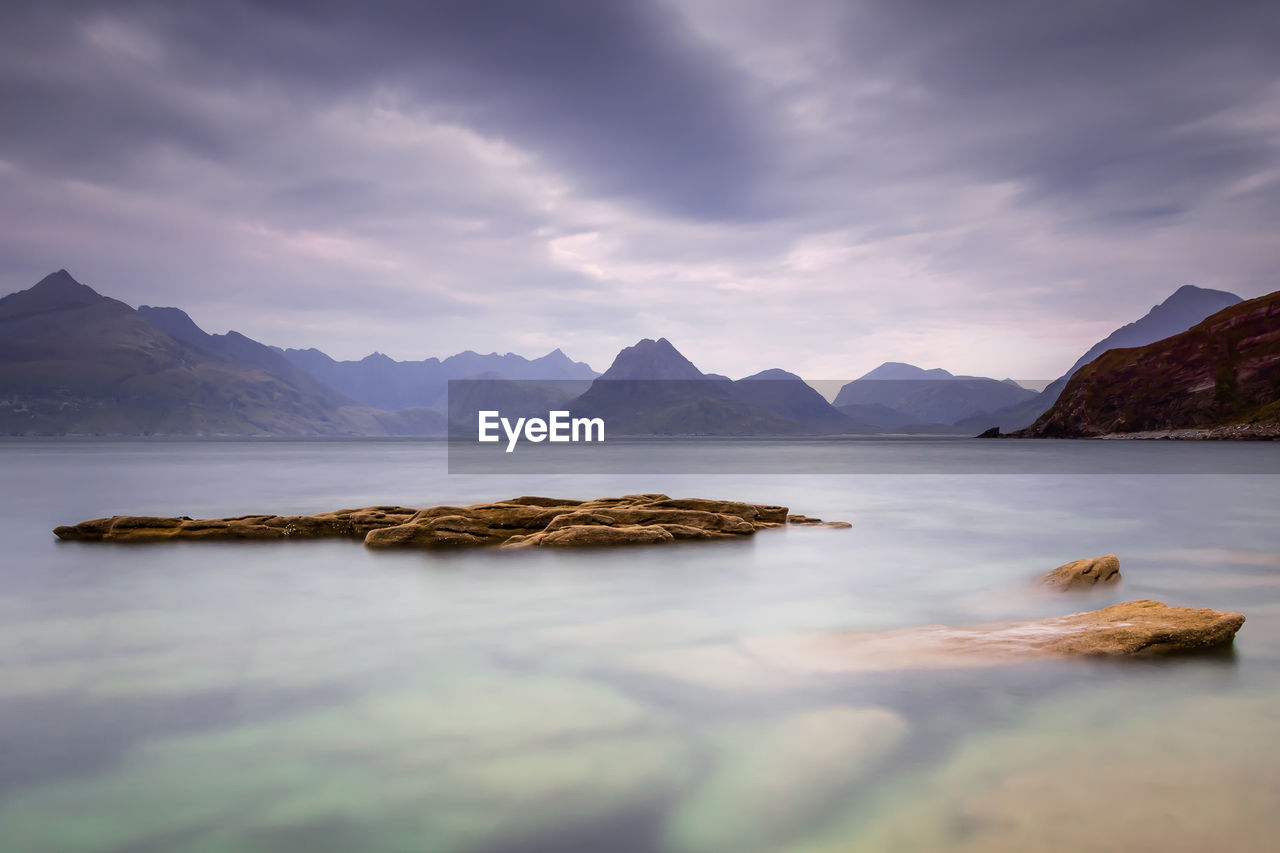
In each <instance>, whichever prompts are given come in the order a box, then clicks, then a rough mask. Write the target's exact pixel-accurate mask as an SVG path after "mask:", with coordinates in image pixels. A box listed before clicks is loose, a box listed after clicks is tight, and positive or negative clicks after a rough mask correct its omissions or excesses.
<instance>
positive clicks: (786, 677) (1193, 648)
mask: <svg viewBox="0 0 1280 853" xmlns="http://www.w3.org/2000/svg"><path fill="white" fill-rule="evenodd" d="M1243 624H1244V616H1242V615H1241V614H1239V613H1227V612H1223V611H1219V610H1209V609H1196V608H1191V607H1170V606H1169V605H1167V604H1161V603H1160V602H1158V601H1145V600H1144V601H1129V602H1125V603H1124V604H1116V605H1113V606H1111V607H1104V608H1103V609H1101V610H1093V611H1088V612H1084V613H1073V614H1071V615H1069V616H1058V617H1055V618H1051V619H1037V620H1029V621H1023V622H1007V623H1001V624H995V625H976V626H970V627H957V628H952V627H945V626H941V625H928V626H922V627H915V628H904V629H900V630H893V631H857V632H837V633H822V634H805V635H796V636H771V637H755V638H751V639H747V640H742V641H739V642H736V643H715V644H707V645H701V646H692V647H688V648H685V649H680V650H675V651H669V652H659V653H653V654H649V655H644V656H641V657H639V658H636V659H635V660H634V661H633V664H634V665H635V666H636V667H637V668H638V669H640V670H642V671H644V672H646V673H648V674H651V675H661V676H664V677H668V678H675V679H678V680H681V681H687V682H689V683H693V684H698V685H700V686H714V687H721V688H727V689H773V688H781V687H792V686H795V685H796V684H797V683H798V681H799V680H800V679H803V678H806V677H810V676H820V675H836V674H853V673H873V672H891V671H903V670H938V669H959V668H966V667H984V666H999V665H1003V664H1008V663H1016V662H1018V661H1025V660H1032V659H1036V658H1050V657H1073V658H1116V659H1125V658H1151V657H1165V656H1173V655H1185V654H1193V653H1197V652H1206V651H1211V650H1214V649H1222V648H1225V647H1228V646H1230V645H1231V643H1232V641H1233V640H1234V638H1235V635H1236V632H1237V631H1239V630H1240V626H1241V625H1243Z"/></svg>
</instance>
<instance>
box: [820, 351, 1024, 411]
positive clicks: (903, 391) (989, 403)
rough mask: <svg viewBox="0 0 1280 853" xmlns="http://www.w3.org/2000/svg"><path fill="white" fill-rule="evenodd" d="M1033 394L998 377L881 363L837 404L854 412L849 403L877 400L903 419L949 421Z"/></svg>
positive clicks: (848, 388) (842, 391)
mask: <svg viewBox="0 0 1280 853" xmlns="http://www.w3.org/2000/svg"><path fill="white" fill-rule="evenodd" d="M1035 396H1036V395H1035V392H1034V391H1029V390H1027V389H1026V388H1023V387H1021V386H1019V385H1017V384H1013V383H1008V382H1001V381H999V380H997V379H987V378H985V377H979V376H955V375H953V374H951V373H950V372H948V371H946V370H943V369H942V368H933V369H931V370H924V369H922V368H919V367H916V366H915V365H911V364H903V363H901V362H885V363H884V364H882V365H880V366H879V367H877V368H876V369H875V370H872V371H871V372H870V373H867V374H865V375H863V376H860V377H859V378H857V379H855V380H854V381H852V382H850V383H848V384H847V385H845V386H844V387H843V388H841V389H840V393H839V394H837V395H836V399H835V405H836V407H837V408H838V409H840V410H841V411H842V412H845V413H846V414H853V412H854V411H856V410H853V409H850V408H849V407H851V406H867V405H877V406H883V407H886V408H888V409H892V410H893V411H895V412H899V413H901V414H902V415H903V418H904V422H905V423H916V424H926V423H937V424H952V423H955V422H956V421H958V420H961V419H962V418H965V417H967V416H970V415H974V414H976V413H978V412H982V411H989V410H991V409H996V408H1001V407H1003V406H1009V405H1013V404H1015V403H1020V402H1025V401H1027V400H1030V399H1032V398H1034V397H1035Z"/></svg>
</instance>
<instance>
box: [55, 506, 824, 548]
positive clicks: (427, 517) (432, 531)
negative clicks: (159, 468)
mask: <svg viewBox="0 0 1280 853" xmlns="http://www.w3.org/2000/svg"><path fill="white" fill-rule="evenodd" d="M786 519H787V509H786V507H779V506H773V505H757V504H746V503H741V502H737V501H714V500H705V499H702V498H683V499H672V498H671V497H669V496H668V495H664V494H658V493H652V494H635V495H623V496H622V497H618V498H597V499H595V500H590V501H579V500H566V499H561V498H546V497H537V496H528V495H526V496H523V497H519V498H512V499H511V500H506V501H497V502H495V503H486V504H473V505H471V506H465V507H458V506H436V507H430V508H427V509H414V508H412V507H402V506H373V507H355V508H350V509H340V510H336V511H334V512H327V513H320V514H318V515H288V516H281V515H240V516H232V517H228V518H212V519H190V518H186V517H181V518H160V517H151V516H116V517H113V518H105V519H104V518H99V519H94V520H92V521H86V522H82V523H81V524H77V525H74V526H69V527H58V528H56V529H55V530H54V533H55V534H56V535H57V536H58V537H59V538H61V539H71V540H81V541H128V542H150V541H162V540H168V539H192V540H242V539H317V538H326V537H345V538H351V539H360V540H363V541H364V542H365V544H366V545H368V546H369V547H370V548H396V547H412V548H452V547H475V546H483V545H501V544H503V543H509V544H510V545H512V546H513V547H514V546H522V547H529V546H551V547H579V546H582V547H589V546H596V545H623V544H647V543H662V542H672V541H675V540H677V539H720V538H728V537H733V536H749V535H751V534H753V533H755V532H756V530H759V529H763V528H766V527H776V526H779V525H780V524H784V523H785V522H786ZM815 521H816V520H815ZM819 523H820V522H819ZM610 531H614V532H610Z"/></svg>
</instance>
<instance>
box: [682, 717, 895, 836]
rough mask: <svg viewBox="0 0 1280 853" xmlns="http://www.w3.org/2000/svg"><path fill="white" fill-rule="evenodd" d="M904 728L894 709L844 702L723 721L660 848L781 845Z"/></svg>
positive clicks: (835, 799) (835, 800)
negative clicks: (703, 769) (705, 767)
mask: <svg viewBox="0 0 1280 853" xmlns="http://www.w3.org/2000/svg"><path fill="white" fill-rule="evenodd" d="M907 732H908V725H907V722H906V720H904V719H903V718H902V717H901V716H899V715H898V714H896V713H894V712H893V711H889V710H887V709H884V708H876V707H865V708H862V707H854V706H848V705H832V706H827V707H819V708H812V709H808V710H804V711H799V712H796V713H792V714H790V715H787V716H785V717H783V718H781V719H777V720H770V721H766V722H763V723H755V724H746V725H742V724H739V725H737V726H733V727H729V728H728V729H727V730H726V731H725V733H724V734H723V735H721V737H720V738H719V739H718V740H719V742H718V743H714V744H713V750H712V751H711V756H712V763H711V766H710V768H709V772H708V774H707V776H706V777H705V778H704V779H703V780H702V782H701V783H700V784H699V785H698V786H697V787H695V788H694V789H693V790H692V791H691V792H690V793H689V794H688V796H686V797H684V798H682V799H681V801H680V803H679V805H678V807H677V808H676V809H675V811H674V813H673V814H672V816H671V818H670V819H669V821H668V824H667V831H666V839H665V841H666V844H665V848H666V849H670V850H673V851H678V853H703V851H708V853H710V851H721V850H735V851H739V850H740V851H748V850H778V849H782V848H783V847H784V846H785V843H784V842H785V841H786V840H787V839H788V838H792V837H795V836H796V835H797V834H801V833H803V832H804V831H805V829H806V828H807V827H808V826H810V825H811V824H812V823H813V822H814V821H815V820H817V819H819V818H820V817H821V816H822V815H823V814H824V813H825V812H826V811H827V810H829V809H830V808H831V807H832V806H833V805H838V804H839V803H840V802H841V801H842V800H843V799H845V798H847V797H848V796H849V793H850V789H851V788H852V786H853V785H854V783H856V782H857V781H858V780H859V779H861V778H864V777H865V776H866V775H867V774H868V773H870V772H871V770H872V769H873V768H874V767H875V766H876V762H877V761H879V760H880V759H881V758H882V757H883V756H884V755H885V754H887V753H888V752H889V751H890V750H892V749H893V748H894V747H896V746H897V745H898V744H899V743H900V742H901V741H902V740H903V739H904V737H905V736H906V734H907Z"/></svg>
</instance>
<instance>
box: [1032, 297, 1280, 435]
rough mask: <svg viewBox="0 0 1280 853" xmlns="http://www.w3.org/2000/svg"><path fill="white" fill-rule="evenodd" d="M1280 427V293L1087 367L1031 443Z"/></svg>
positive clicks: (1038, 425) (1242, 304) (1038, 427)
mask: <svg viewBox="0 0 1280 853" xmlns="http://www.w3.org/2000/svg"><path fill="white" fill-rule="evenodd" d="M1261 422H1265V423H1277V422H1280V291H1277V292H1275V293H1271V294H1269V295H1267V296H1263V297H1259V298H1257V299H1250V300H1249V301H1247V302H1240V303H1238V304H1235V305H1232V306H1231V307H1229V308H1225V309H1223V310H1221V311H1218V312H1217V313H1215V314H1213V315H1212V316H1210V317H1209V318H1208V319H1207V320H1204V321H1202V322H1200V323H1198V324H1196V325H1195V326H1193V327H1192V328H1191V329H1189V330H1187V331H1185V332H1182V333H1180V334H1177V335H1173V336H1171V337H1167V338H1164V339H1162V340H1159V341H1156V342H1154V343H1151V344H1147V345H1146V346H1141V347H1127V348H1119V349H1110V350H1107V351H1106V352H1104V353H1103V354H1102V355H1100V356H1098V357H1097V358H1096V359H1094V360H1093V361H1091V362H1089V363H1088V364H1086V365H1084V366H1082V367H1081V368H1079V369H1078V370H1077V372H1076V373H1075V375H1074V376H1072V377H1071V379H1070V380H1069V381H1068V382H1067V387H1066V388H1065V389H1064V390H1063V392H1062V394H1061V396H1060V397H1059V398H1058V400H1057V402H1056V403H1054V405H1053V407H1052V408H1051V409H1050V410H1049V411H1048V412H1046V413H1045V414H1044V415H1043V416H1041V417H1040V418H1039V419H1038V420H1037V421H1036V422H1035V424H1033V425H1032V426H1030V427H1028V428H1027V429H1026V430H1024V431H1023V433H1022V434H1023V435H1026V436H1034V437H1085V436H1096V435H1105V434H1108V433H1124V432H1142V431H1146V430H1169V429H1184V428H1212V427H1217V426H1224V425H1229V424H1242V423H1261Z"/></svg>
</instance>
